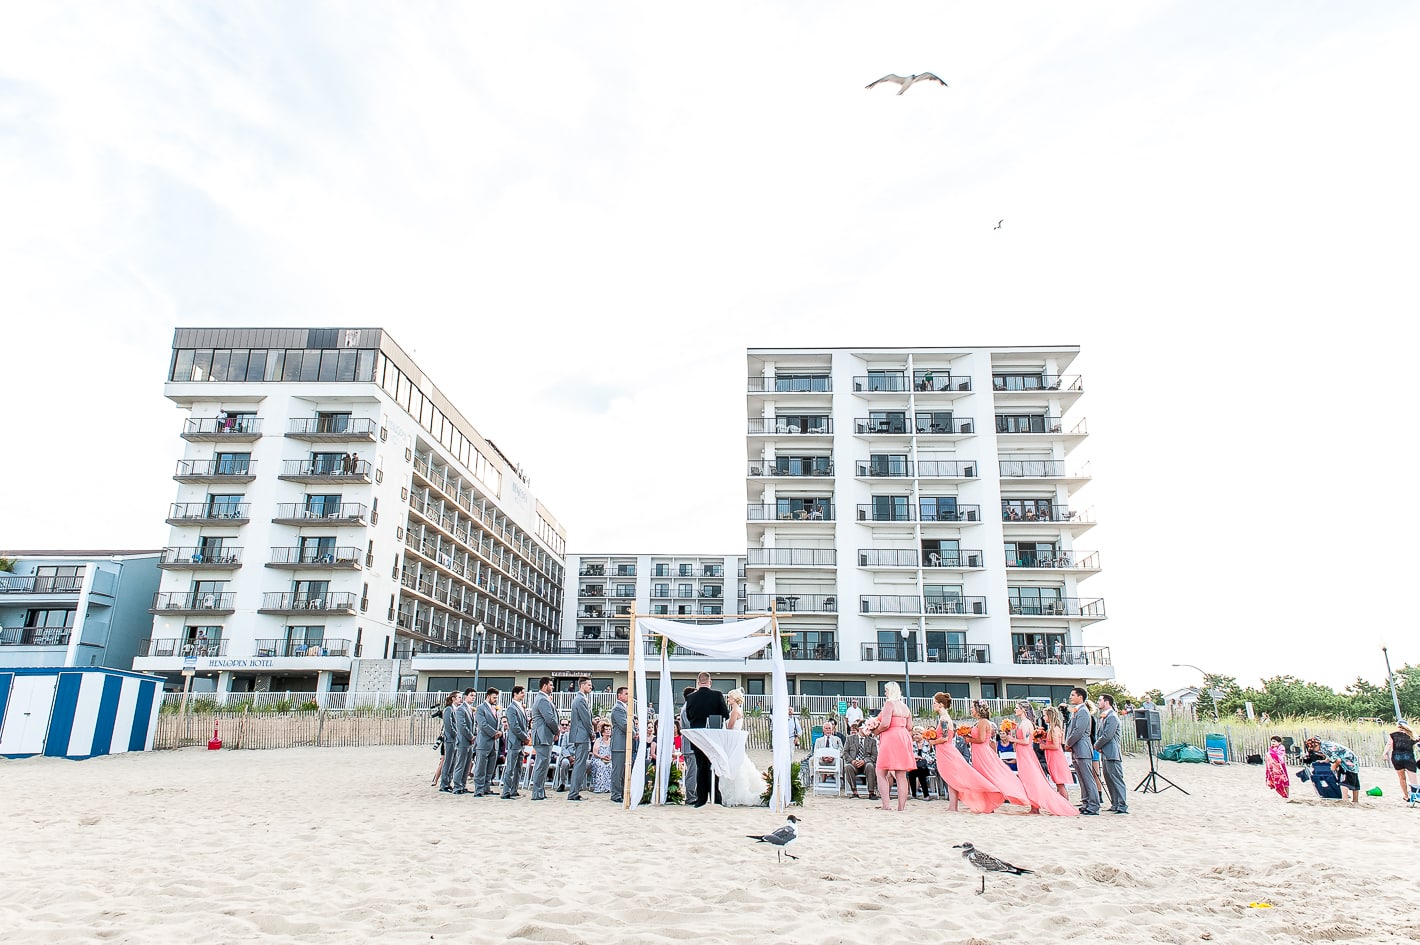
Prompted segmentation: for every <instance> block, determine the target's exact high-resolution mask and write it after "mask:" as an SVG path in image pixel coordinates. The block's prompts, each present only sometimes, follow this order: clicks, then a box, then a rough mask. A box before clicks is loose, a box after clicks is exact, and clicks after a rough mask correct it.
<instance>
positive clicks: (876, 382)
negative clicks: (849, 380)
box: [853, 374, 908, 394]
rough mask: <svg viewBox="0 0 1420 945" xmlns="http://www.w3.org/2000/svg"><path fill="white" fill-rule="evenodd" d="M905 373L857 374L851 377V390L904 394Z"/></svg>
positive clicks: (905, 390)
mask: <svg viewBox="0 0 1420 945" xmlns="http://www.w3.org/2000/svg"><path fill="white" fill-rule="evenodd" d="M907 387H908V384H907V375H906V374H881V375H878V374H874V375H871V376H869V375H858V376H857V377H854V378H853V392H854V393H856V394H879V393H881V394H905V393H907Z"/></svg>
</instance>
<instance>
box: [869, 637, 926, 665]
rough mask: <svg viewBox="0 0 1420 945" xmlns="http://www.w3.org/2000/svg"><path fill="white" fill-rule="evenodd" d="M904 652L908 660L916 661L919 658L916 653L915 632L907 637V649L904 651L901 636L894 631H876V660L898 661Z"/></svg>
mask: <svg viewBox="0 0 1420 945" xmlns="http://www.w3.org/2000/svg"><path fill="white" fill-rule="evenodd" d="M904 652H906V654H907V656H908V657H909V658H910V659H913V660H916V659H919V658H920V656H919V654H918V652H917V631H916V630H913V631H912V632H911V633H910V634H908V636H907V647H906V650H905V651H904V649H903V641H902V634H901V633H899V632H898V631H896V630H879V631H878V659H880V660H900V659H902V658H903V653H904Z"/></svg>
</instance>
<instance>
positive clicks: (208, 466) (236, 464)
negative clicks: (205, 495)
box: [173, 459, 256, 482]
mask: <svg viewBox="0 0 1420 945" xmlns="http://www.w3.org/2000/svg"><path fill="white" fill-rule="evenodd" d="M255 467H256V461H255V460H251V459H241V460H230V459H180V460H178V464H177V471H176V472H174V473H173V478H174V479H177V480H179V481H181V480H184V479H187V480H192V481H194V482H201V481H204V480H221V481H231V482H250V481H251V480H252V479H255V478H256V472H255Z"/></svg>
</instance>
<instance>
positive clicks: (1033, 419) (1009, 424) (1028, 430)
mask: <svg viewBox="0 0 1420 945" xmlns="http://www.w3.org/2000/svg"><path fill="white" fill-rule="evenodd" d="M1061 423H1062V421H1061V419H1060V418H1059V417H1052V416H1049V415H1039V416H1015V415H1010V416H1001V417H997V418H996V434H997V435H998V436H1008V437H1009V436H1016V435H1021V434H1024V435H1033V436H1061V435H1066V436H1086V435H1088V433H1089V430H1088V429H1087V428H1086V425H1085V421H1084V420H1083V419H1081V420H1080V422H1079V423H1076V424H1075V425H1074V426H1073V427H1071V428H1070V429H1069V431H1068V432H1066V431H1064V429H1063V427H1062V426H1061Z"/></svg>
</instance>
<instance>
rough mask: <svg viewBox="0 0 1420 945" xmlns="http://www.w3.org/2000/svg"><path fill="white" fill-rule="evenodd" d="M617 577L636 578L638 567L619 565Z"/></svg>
mask: <svg viewBox="0 0 1420 945" xmlns="http://www.w3.org/2000/svg"><path fill="white" fill-rule="evenodd" d="M616 576H617V577H635V576H636V565H634V564H618V565H617V566H616Z"/></svg>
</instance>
